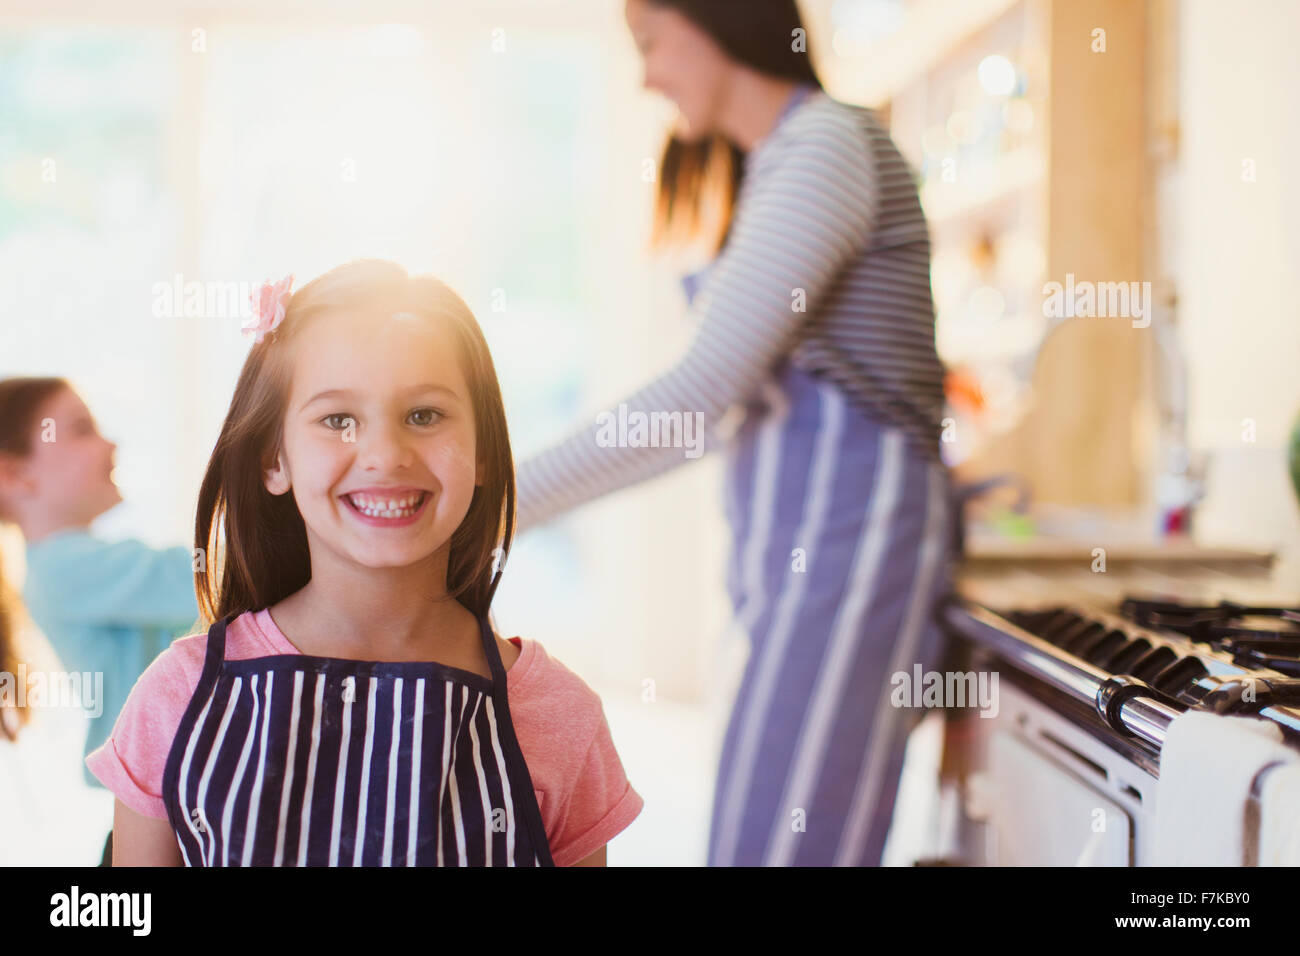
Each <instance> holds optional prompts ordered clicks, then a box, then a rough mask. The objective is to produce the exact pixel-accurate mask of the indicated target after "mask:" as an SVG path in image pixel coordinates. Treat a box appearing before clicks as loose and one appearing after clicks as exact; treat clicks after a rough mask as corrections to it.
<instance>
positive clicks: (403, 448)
mask: <svg viewBox="0 0 1300 956" xmlns="http://www.w3.org/2000/svg"><path fill="white" fill-rule="evenodd" d="M357 444H358V445H359V446H360V447H359V448H358V449H357V453H358V455H359V457H360V458H361V464H362V466H363V467H365V468H366V469H368V470H371V471H388V470H391V469H395V468H405V467H406V466H407V465H409V464H410V463H411V459H412V456H413V453H412V451H411V448H410V446H409V445H408V444H407V442H406V436H405V435H403V434H402V430H401V428H400V426H399V427H393V426H391V425H390V426H384V425H375V426H372V427H370V428H368V429H366V430H365V433H364V434H360V435H358V438H357Z"/></svg>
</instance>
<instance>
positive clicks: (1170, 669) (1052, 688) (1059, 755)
mask: <svg viewBox="0 0 1300 956" xmlns="http://www.w3.org/2000/svg"><path fill="white" fill-rule="evenodd" d="M941 619H942V620H943V622H944V624H945V626H946V628H947V629H948V631H949V633H950V637H952V638H953V640H952V641H951V642H950V658H949V661H948V663H947V665H946V668H947V669H949V670H956V671H959V672H966V671H974V672H976V673H982V672H986V671H988V672H993V673H996V674H998V676H999V678H1000V688H999V704H998V707H997V708H996V711H994V712H993V713H992V714H985V715H977V714H970V715H969V716H965V715H961V714H957V715H953V714H951V713H950V714H949V719H950V720H951V719H954V718H956V719H959V720H960V723H961V725H962V726H963V728H964V730H963V733H964V734H965V736H966V738H967V741H968V742H967V745H966V748H965V749H966V752H967V754H968V757H969V760H970V768H969V769H970V772H969V773H968V774H967V776H966V779H965V783H964V785H963V786H962V787H961V788H960V791H959V792H957V793H955V794H954V793H949V794H947V795H946V796H948V797H950V798H951V800H952V804H953V806H955V807H956V810H955V816H956V818H957V819H956V823H955V831H954V834H955V835H951V836H950V837H949V840H948V842H949V844H950V845H951V846H952V847H954V848H953V849H952V850H951V851H950V855H951V856H952V857H953V858H952V859H951V860H948V861H947V862H954V863H963V864H967V865H1004V866H1005V865H1066V866H1074V865H1111V866H1142V865H1146V864H1148V863H1150V862H1151V852H1152V841H1153V836H1154V826H1153V823H1154V814H1155V811H1156V795H1157V793H1158V790H1159V762H1160V748H1161V745H1162V744H1163V742H1164V735H1165V731H1166V730H1167V728H1168V726H1169V724H1170V722H1171V721H1172V720H1173V719H1174V718H1175V717H1177V716H1178V715H1180V714H1181V713H1183V712H1185V711H1187V710H1189V709H1198V710H1205V711H1209V712H1214V713H1219V714H1232V715H1249V716H1253V717H1257V718H1259V719H1263V720H1269V721H1272V722H1274V723H1276V724H1277V725H1278V726H1279V727H1280V728H1281V732H1282V738H1283V741H1284V742H1285V743H1286V744H1288V745H1289V746H1292V747H1294V748H1296V750H1297V752H1300V610H1296V609H1294V608H1285V607H1252V606H1245V605H1239V604H1233V603H1230V602H1222V603H1220V604H1217V605H1214V606H1195V605H1185V604H1181V603H1177V602H1170V601H1166V600H1162V599H1159V598H1151V597H1146V596H1129V597H1125V598H1124V599H1123V600H1122V601H1121V602H1119V603H1118V605H1117V606H1116V605H1110V606H1100V605H1098V606H1089V605H1060V606H1050V607H1038V608H1032V609H1019V608H1004V609H998V610H994V609H991V608H988V607H984V606H982V605H979V604H974V603H972V602H969V601H964V600H960V599H954V600H953V601H952V602H951V603H949V604H948V605H946V606H945V607H944V608H943V609H942V610H941ZM963 716H964V719H962V718H963Z"/></svg>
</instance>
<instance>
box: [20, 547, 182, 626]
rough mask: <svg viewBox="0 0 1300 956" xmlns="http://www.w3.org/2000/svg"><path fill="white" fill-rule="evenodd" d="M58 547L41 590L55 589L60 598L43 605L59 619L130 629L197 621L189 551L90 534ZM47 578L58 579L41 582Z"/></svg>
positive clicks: (51, 558) (51, 559)
mask: <svg viewBox="0 0 1300 956" xmlns="http://www.w3.org/2000/svg"><path fill="white" fill-rule="evenodd" d="M52 545H53V543H52ZM57 547H58V551H57V552H55V553H54V554H52V555H51V556H50V561H51V566H50V569H49V570H50V574H46V575H44V576H43V577H42V579H41V582H40V584H39V586H40V587H43V588H46V589H49V588H52V587H58V589H59V591H60V595H59V600H57V601H49V602H47V603H48V604H49V605H50V606H51V607H52V609H53V611H54V613H56V614H58V616H59V617H60V618H62V619H63V620H65V621H76V622H94V623H107V624H119V625H123V626H132V627H183V626H186V625H189V624H193V623H194V622H195V621H196V620H197V618H198V616H199V608H198V601H197V598H196V597H195V593H194V563H195V562H194V556H193V554H192V553H191V551H190V549H189V548H185V547H174V548H161V549H160V548H151V547H149V546H148V545H146V544H145V543H144V542H143V541H138V540H135V539H127V540H125V541H113V542H107V541H100V540H98V539H96V538H94V537H92V536H90V535H88V534H78V535H69V536H68V537H67V538H66V539H63V540H61V541H60V542H59V543H58V545H57ZM51 574H53V575H57V577H58V580H57V581H48V580H45V579H46V578H48V577H50V575H51Z"/></svg>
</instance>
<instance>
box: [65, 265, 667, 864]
mask: <svg viewBox="0 0 1300 956" xmlns="http://www.w3.org/2000/svg"><path fill="white" fill-rule="evenodd" d="M291 283H292V277H289V278H288V279H286V280H283V281H282V282H281V283H279V284H277V285H275V286H271V285H270V284H268V285H266V286H264V287H263V288H262V290H260V293H259V296H258V298H257V301H256V303H255V304H256V305H257V307H258V320H257V322H256V323H255V324H254V325H253V326H251V327H249V329H248V330H249V331H253V332H255V333H256V338H257V342H256V344H254V346H253V347H252V349H251V351H250V354H249V356H248V359H247V360H246V362H245V363H244V368H243V370H242V371H241V373H240V376H239V381H238V383H237V385H236V387H235V394H234V397H233V398H232V399H231V403H230V409H229V412H228V413H227V416H226V421H225V424H224V426H223V428H222V432H221V436H220V438H219V439H218V442H217V445H216V448H215V449H214V451H213V454H212V458H211V461H210V462H209V464H208V469H207V473H206V475H205V476H204V479H203V484H202V487H201V489H200V492H199V504H198V515H197V520H196V529H195V540H196V542H198V543H200V545H202V544H203V543H207V545H208V547H207V549H206V557H207V567H206V568H205V570H204V572H202V573H201V574H200V578H199V597H200V604H201V607H202V609H203V612H204V620H205V623H207V622H211V626H210V627H209V628H208V630H207V633H206V634H205V633H197V634H194V635H193V636H190V637H186V638H183V639H181V640H178V641H176V642H175V643H174V644H173V645H172V646H171V647H170V648H169V649H168V650H167V651H165V652H164V653H163V654H162V655H161V656H160V657H159V658H158V659H157V660H156V661H155V662H154V663H153V664H152V665H150V667H149V669H148V670H147V671H146V672H145V673H144V675H143V676H142V677H141V678H140V680H139V682H138V683H137V684H136V687H135V689H134V690H133V691H132V693H131V697H130V699H129V700H128V701H127V704H126V706H125V707H124V708H123V710H122V714H121V716H120V717H119V719H118V722H117V725H116V726H115V727H114V729H113V733H112V735H111V737H110V738H109V739H108V741H107V742H106V743H105V744H104V745H103V746H102V747H101V748H100V749H99V750H97V751H96V752H95V753H93V754H91V755H90V757H89V758H87V765H88V766H89V767H90V769H91V770H92V771H93V772H94V773H96V774H97V775H98V776H99V777H100V778H101V779H102V780H103V781H104V783H105V785H107V786H108V787H110V788H111V789H112V790H113V791H114V793H116V795H117V798H118V799H117V804H116V814H115V817H114V833H115V848H114V851H115V856H114V864H115V865H118V866H121V865H162V866H166V865H171V866H179V865H182V864H185V865H190V866H239V865H243V866H249V865H253V866H269V865H274V866H380V865H397V866H412V865H416V866H427V865H462V866H464V865H490V866H510V865H521V866H532V865H559V866H566V865H575V864H579V865H604V863H605V845H606V843H607V842H608V841H609V840H610V839H611V838H612V837H613V836H614V835H615V834H617V833H619V832H621V831H622V830H623V829H624V828H626V827H627V825H628V824H629V823H631V822H632V820H633V819H634V818H635V817H636V816H637V814H638V813H639V812H640V810H641V807H642V799H641V797H640V796H639V795H638V794H637V792H636V791H635V790H633V789H632V787H631V785H630V783H629V782H628V780H627V777H626V775H625V774H624V771H623V767H622V764H621V763H620V761H619V758H618V754H617V753H616V751H615V749H614V746H613V742H612V740H611V738H610V733H609V728H608V726H607V724H606V722H605V718H604V711H603V708H602V706H601V702H600V698H599V697H598V696H597V695H596V694H595V693H594V692H593V691H592V690H591V689H590V688H589V687H588V686H587V685H586V684H585V683H584V682H583V681H582V680H581V679H580V678H578V677H577V676H576V675H574V674H573V673H572V672H571V671H569V670H568V669H567V668H566V667H565V666H564V665H563V664H561V663H560V662H559V661H557V660H555V659H554V658H552V657H550V656H549V655H548V654H547V653H546V652H545V651H544V650H543V649H542V647H541V645H539V644H538V643H537V642H535V641H525V640H523V639H522V638H518V637H516V638H512V639H511V640H509V641H506V640H502V639H501V638H500V637H498V636H497V635H496V634H495V633H494V631H493V629H492V627H491V624H490V623H489V618H488V611H489V607H490V604H491V601H492V596H493V594H494V592H495V590H496V586H497V583H498V581H499V580H500V564H501V562H502V560H503V558H504V555H505V554H506V553H507V552H508V550H509V547H510V541H511V535H512V531H513V524H514V465H513V460H512V456H511V452H510V443H509V438H508V435H507V430H506V419H505V410H504V406H503V404H502V400H501V391H500V387H499V385H498V383H497V379H496V372H495V369H494V367H493V363H492V358H491V355H490V354H489V353H488V349H487V344H486V342H485V340H484V338H483V334H482V331H481V330H480V329H479V326H478V323H477V322H476V321H475V319H474V317H473V315H472V314H471V312H470V310H469V308H468V307H467V306H466V305H465V303H464V302H463V301H462V300H461V299H460V298H459V297H458V296H457V295H456V294H455V293H454V292H453V291H452V290H451V289H449V288H448V287H447V286H446V285H444V284H443V283H441V282H439V281H438V280H436V279H433V278H427V277H409V276H408V275H407V274H406V273H405V271H404V270H402V269H401V267H400V266H397V265H395V264H393V263H388V262H380V261H358V262H352V263H349V264H347V265H344V266H341V267H339V268H337V269H334V270H333V271H331V272H328V273H326V274H325V275H323V276H320V277H319V278H317V279H316V280H314V281H313V282H311V283H309V284H308V285H307V286H305V287H304V288H302V289H301V290H299V291H298V292H297V293H293V294H292V295H291V294H290V292H289V287H290V285H291ZM507 691H508V693H507Z"/></svg>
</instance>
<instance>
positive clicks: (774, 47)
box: [648, 0, 822, 251]
mask: <svg viewBox="0 0 1300 956" xmlns="http://www.w3.org/2000/svg"><path fill="white" fill-rule="evenodd" d="M648 2H649V3H650V4H652V5H653V6H656V7H666V8H670V9H673V10H676V11H677V12H678V13H680V14H682V16H684V17H686V18H687V19H688V20H690V21H691V22H692V23H693V24H695V26H697V27H699V28H700V29H701V30H703V31H704V32H705V33H707V34H708V35H709V36H710V37H711V38H712V39H713V42H714V43H716V44H717V45H718V46H719V47H721V48H722V49H723V51H725V52H726V53H727V55H728V56H730V57H731V58H732V59H733V60H736V61H737V62H739V63H743V64H744V65H745V66H748V67H750V68H752V69H754V70H757V71H758V72H760V73H765V74H767V75H768V76H773V77H779V78H781V79H784V80H794V81H796V82H799V83H807V84H810V85H812V86H815V87H816V88H817V89H821V88H822V84H821V80H820V79H818V77H817V73H816V71H815V70H814V69H813V64H812V55H811V52H810V50H809V47H808V31H807V29H806V28H805V27H804V24H803V21H802V20H801V19H800V17H799V9H798V7H797V6H796V5H795V0H744V2H741V3H738V2H736V0H648ZM796 30H799V31H801V32H800V33H799V34H797V36H799V37H802V39H803V43H802V44H796V33H795V31H796ZM744 161H745V154H744V153H743V152H742V150H741V149H740V147H738V146H737V145H736V144H735V143H733V142H731V141H730V140H729V139H727V138H726V137H724V136H722V135H721V134H717V133H715V134H713V135H711V136H708V137H706V138H704V139H701V140H699V141H697V142H686V141H685V140H682V139H680V138H679V137H677V136H675V135H674V136H670V137H669V139H668V142H667V144H665V146H664V151H663V155H662V157H661V158H660V160H659V192H658V196H657V198H656V201H655V211H654V224H653V231H652V233H651V237H650V242H651V246H652V247H656V248H658V247H664V246H672V245H678V244H681V243H688V242H691V241H694V240H695V239H697V238H700V237H704V238H706V239H708V240H710V241H711V242H712V243H713V245H714V250H715V251H716V250H719V249H721V248H722V246H723V245H724V244H725V243H726V240H727V234H728V232H729V231H730V229H731V216H732V209H733V207H734V205H735V201H736V195H737V193H738V192H739V191H740V183H741V179H742V177H743V176H744Z"/></svg>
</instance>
